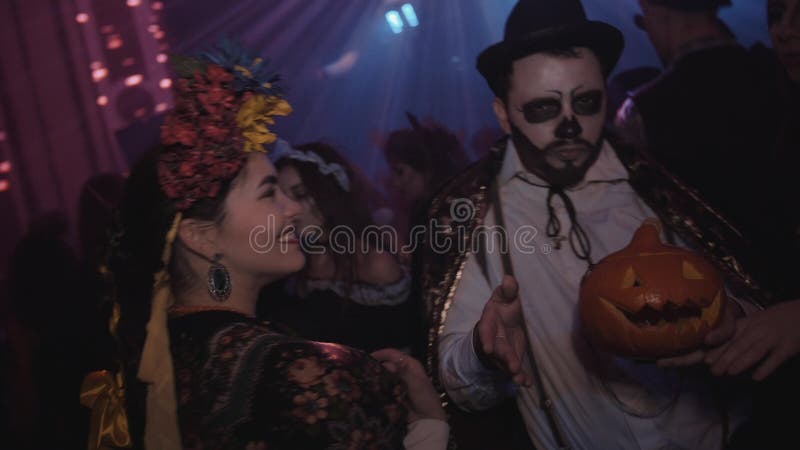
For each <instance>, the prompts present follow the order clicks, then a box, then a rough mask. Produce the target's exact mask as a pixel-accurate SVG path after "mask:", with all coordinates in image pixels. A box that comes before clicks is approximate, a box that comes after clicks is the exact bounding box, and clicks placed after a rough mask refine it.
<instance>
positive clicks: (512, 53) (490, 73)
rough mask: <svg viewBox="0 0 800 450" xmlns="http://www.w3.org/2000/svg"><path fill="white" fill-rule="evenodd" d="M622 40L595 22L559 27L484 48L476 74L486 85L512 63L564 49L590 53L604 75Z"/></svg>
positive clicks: (610, 28)
mask: <svg viewBox="0 0 800 450" xmlns="http://www.w3.org/2000/svg"><path fill="white" fill-rule="evenodd" d="M624 46H625V39H624V37H623V35H622V32H620V31H619V30H618V29H616V28H615V27H613V26H611V25H609V24H607V23H604V22H597V21H587V22H582V23H580V24H576V25H567V26H559V27H554V28H548V29H545V30H540V31H536V32H533V33H530V34H528V35H525V36H522V37H518V38H516V39H513V40H505V41H502V42H499V43H497V44H494V45H492V46H491V47H489V48H487V49H486V50H484V51H483V52H481V54H480V55H478V63H477V67H478V71H479V72H480V73H481V75H483V77H484V78H486V81H488V82H489V84H490V85H492V84H493V83H494V80H495V79H496V77H498V76H501V75H503V74H504V73H507V68H508V67H509V66H510V65H511V64H512V63H513V62H514V61H516V60H518V59H521V58H524V57H526V56H529V55H532V54H534V53H539V52H543V51H547V50H553V49H559V48H565V47H587V48H589V49H591V50H592V51H593V52H594V53H595V55H596V56H597V58H598V59H599V60H600V64H601V65H602V66H603V71H604V73H605V74H606V75H607V74H609V73H611V71H612V70H614V67H615V66H616V65H617V62H618V61H619V57H620V56H621V55H622V49H623V47H624Z"/></svg>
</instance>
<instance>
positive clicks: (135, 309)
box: [109, 147, 234, 448]
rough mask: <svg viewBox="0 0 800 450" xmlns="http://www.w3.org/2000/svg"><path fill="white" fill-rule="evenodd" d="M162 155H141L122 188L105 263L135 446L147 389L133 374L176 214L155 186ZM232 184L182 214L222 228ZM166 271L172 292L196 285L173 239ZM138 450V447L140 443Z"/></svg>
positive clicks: (140, 431)
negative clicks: (109, 274) (116, 312)
mask: <svg viewBox="0 0 800 450" xmlns="http://www.w3.org/2000/svg"><path fill="white" fill-rule="evenodd" d="M161 152H162V148H161V147H156V148H153V149H151V150H149V151H147V152H146V153H145V154H144V155H142V157H141V158H140V159H139V160H138V162H137V163H136V164H135V165H134V167H133V170H132V171H131V174H130V177H128V179H127V181H126V183H125V187H124V189H123V193H122V200H121V202H120V209H119V222H120V223H119V225H118V227H119V228H120V229H119V230H118V231H117V238H116V242H115V243H114V244H113V245H112V249H111V255H110V258H109V268H110V269H111V271H112V273H113V282H114V290H115V293H116V299H117V301H118V302H119V304H120V308H121V319H120V322H119V328H118V335H119V338H120V344H121V351H122V353H123V354H122V355H121V357H122V359H123V361H124V362H125V366H126V374H127V376H126V380H127V384H128V395H127V396H126V397H127V405H128V412H129V418H130V422H131V423H130V426H131V434H132V436H134V439H135V443H136V441H139V440H140V439H141V437H142V436H143V435H144V429H143V424H144V407H145V392H146V387H145V386H144V384H143V383H140V382H138V381H137V379H136V372H137V370H138V362H139V355H140V353H141V349H142V345H143V344H144V338H145V325H146V324H147V320H148V318H149V316H150V302H151V299H152V292H153V277H154V275H155V273H156V272H158V271H159V270H161V268H162V267H163V264H162V262H161V256H162V252H163V251H164V244H165V242H166V234H167V231H169V228H170V226H171V225H172V221H173V219H174V217H175V214H176V213H177V210H176V208H175V205H174V202H173V201H171V200H170V199H168V198H167V197H166V195H164V192H163V191H162V190H161V186H160V184H159V181H158V160H159V155H160V154H161ZM233 182H234V181H233V180H229V181H227V182H224V183H223V184H222V186H221V188H220V192H219V195H217V197H215V198H211V199H204V200H200V201H198V202H196V203H194V204H193V205H192V207H191V208H190V209H188V210H187V211H184V212H183V217H184V218H194V219H200V220H208V221H215V222H217V223H219V222H221V221H222V220H223V219H224V217H225V209H224V204H225V198H226V196H227V194H228V192H229V191H230V188H231V185H232V183H233ZM168 270H169V274H170V279H171V282H172V289H173V291H175V292H179V291H180V290H182V289H185V288H186V286H187V285H188V284H190V283H192V282H193V280H194V274H192V272H191V270H190V268H189V265H188V262H187V260H186V250H185V249H184V248H183V246H182V245H181V243H180V242H179V241H178V240H177V239H176V241H175V244H174V247H173V251H172V258H171V260H170V265H169V268H168ZM138 445H139V446H141V442H138ZM137 448H138V447H137Z"/></svg>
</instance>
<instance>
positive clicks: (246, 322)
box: [82, 43, 447, 450]
mask: <svg viewBox="0 0 800 450" xmlns="http://www.w3.org/2000/svg"><path fill="white" fill-rule="evenodd" d="M172 62H173V65H174V66H175V69H176V72H177V75H178V79H177V81H176V83H175V88H176V89H175V108H174V110H173V111H172V112H171V113H170V114H169V115H168V117H167V119H166V121H165V124H164V126H163V128H162V136H161V137H162V139H161V141H162V145H161V147H159V148H158V149H156V150H154V151H151V152H149V153H147V154H146V155H144V157H143V158H142V159H141V160H140V161H139V163H138V164H137V165H136V166H135V168H134V169H133V171H132V173H131V176H130V178H129V180H128V183H127V186H126V189H125V193H124V196H123V202H122V208H121V218H122V222H123V225H124V234H123V236H122V238H121V240H120V242H119V245H118V247H119V248H118V251H117V257H115V258H114V260H113V261H112V270H113V271H114V273H115V276H116V280H117V282H116V288H117V292H118V298H119V300H120V304H121V322H120V328H119V332H120V335H121V336H123V337H125V339H124V340H123V343H124V345H123V347H124V348H125V349H127V350H129V352H128V358H127V359H128V360H130V361H132V362H133V364H130V365H129V367H128V371H127V373H128V375H127V376H126V377H125V378H126V381H127V383H123V382H122V378H121V377H117V378H116V379H114V378H113V377H109V376H97V377H89V378H87V382H86V383H85V384H84V392H83V393H82V401H84V403H85V404H91V405H92V406H93V410H94V411H93V414H94V416H93V428H92V433H93V434H92V436H91V437H90V439H91V444H92V445H94V446H95V447H96V448H103V447H114V446H125V444H132V445H134V446H143V447H144V448H147V449H149V450H153V449H157V450H162V449H164V450H173V449H179V448H197V449H199V448H204V449H270V450H273V449H358V448H374V449H395V448H402V447H403V446H405V447H406V448H414V449H435V448H444V446H445V445H446V440H447V438H446V437H447V425H446V423H445V422H444V421H443V419H444V413H443V410H442V409H441V406H440V404H439V400H438V396H437V395H436V393H435V391H434V390H433V387H432V385H431V383H430V381H429V380H428V379H427V378H426V377H425V376H424V373H423V371H422V369H421V366H420V365H419V363H418V362H417V361H415V360H413V359H411V358H408V357H405V356H403V354H402V353H400V352H399V351H396V350H382V351H378V352H376V353H374V354H373V357H371V356H369V355H366V354H364V353H361V352H359V351H357V350H353V349H350V348H347V347H344V346H340V345H335V344H322V343H317V342H311V341H306V340H300V339H294V338H289V337H286V336H284V335H281V334H277V333H275V332H274V331H272V330H271V329H270V327H269V325H267V324H265V323H262V322H259V321H258V320H256V319H255V311H256V299H257V297H258V292H259V290H260V289H261V288H262V287H263V286H264V285H266V284H269V283H272V282H274V281H276V280H278V279H280V278H282V277H285V276H287V275H289V274H291V273H293V272H296V271H298V270H299V269H300V268H302V267H303V264H304V256H303V253H302V252H301V251H300V249H299V246H298V241H297V237H296V236H295V234H294V233H293V232H292V231H291V230H292V227H291V226H290V225H291V224H292V223H293V221H294V220H295V219H296V217H297V215H298V214H299V211H300V207H299V205H298V204H297V203H296V202H294V201H293V200H291V199H290V198H288V197H287V196H286V195H285V194H284V193H283V192H282V191H281V190H280V188H279V186H278V184H277V174H276V171H275V168H274V166H273V165H272V163H271V162H270V161H269V160H268V159H267V158H266V156H265V155H264V152H265V149H264V147H263V146H264V145H269V144H271V143H273V142H274V141H275V139H276V137H275V135H274V134H272V133H271V132H270V131H269V129H268V128H267V126H268V125H272V124H273V117H274V116H283V115H287V114H289V112H290V111H291V109H290V107H289V105H288V103H287V102H286V101H285V100H283V99H282V97H281V96H280V91H279V90H278V88H277V87H276V86H275V83H276V82H277V81H278V79H277V77H276V76H274V75H271V74H269V73H267V71H266V70H265V63H264V62H263V61H261V60H260V59H250V58H248V57H247V56H245V55H244V53H242V52H241V51H239V50H238V49H236V48H235V47H234V46H232V45H231V44H229V43H223V44H221V45H220V46H219V47H218V48H216V49H215V50H214V51H211V52H207V53H203V54H201V55H200V56H198V57H196V58H187V57H174V58H173V61H172ZM150 299H152V300H151V301H148V300H150ZM148 318H149V319H148ZM145 321H146V322H147V326H146V333H145V328H144V326H143V324H144V322H145ZM131 349H134V351H130V350H131ZM137 350H140V351H137ZM137 379H138V380H137ZM122 385H126V388H127V391H126V394H127V395H126V401H127V404H126V407H127V408H119V407H118V402H119V397H121V392H122V391H121V388H122ZM145 391H146V393H145ZM126 410H127V411H126ZM126 412H127V416H128V418H129V419H130V421H129V422H130V435H128V434H127V432H128V429H127V428H126V425H125V424H126V420H125V415H126ZM131 437H132V439H130V438H131Z"/></svg>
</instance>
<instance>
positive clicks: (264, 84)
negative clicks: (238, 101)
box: [198, 38, 280, 96]
mask: <svg viewBox="0 0 800 450" xmlns="http://www.w3.org/2000/svg"><path fill="white" fill-rule="evenodd" d="M198 58H200V59H202V60H205V61H208V62H210V63H212V64H216V65H218V66H221V67H224V68H225V69H226V70H228V71H229V72H230V73H232V74H233V76H234V79H233V81H232V83H231V87H232V88H233V90H234V91H236V92H244V91H252V92H254V93H256V94H263V95H266V96H270V95H278V94H280V88H279V87H278V86H277V83H278V82H279V81H280V76H279V75H278V74H277V73H275V72H273V71H271V70H269V68H268V67H267V66H268V65H269V60H264V59H262V58H258V57H253V56H251V55H250V54H248V52H247V50H246V49H245V48H244V47H243V46H242V45H240V44H238V43H237V42H235V41H232V40H230V39H224V38H223V39H220V41H219V42H218V43H217V44H216V45H215V46H214V47H211V48H209V49H208V50H205V51H202V52H200V53H199V54H198Z"/></svg>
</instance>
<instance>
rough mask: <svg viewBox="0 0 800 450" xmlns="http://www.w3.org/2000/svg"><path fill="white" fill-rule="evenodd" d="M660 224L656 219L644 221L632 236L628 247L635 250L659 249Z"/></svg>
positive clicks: (660, 244)
mask: <svg viewBox="0 0 800 450" xmlns="http://www.w3.org/2000/svg"><path fill="white" fill-rule="evenodd" d="M663 245H664V244H663V243H662V242H661V222H659V221H658V220H657V219H646V220H645V221H644V222H642V224H641V225H640V226H639V229H637V230H636V233H634V234H633V239H631V243H630V244H629V246H633V247H637V248H641V249H644V248H655V247H661V246H663Z"/></svg>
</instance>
